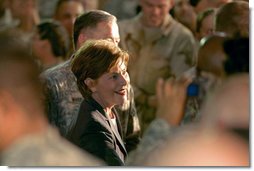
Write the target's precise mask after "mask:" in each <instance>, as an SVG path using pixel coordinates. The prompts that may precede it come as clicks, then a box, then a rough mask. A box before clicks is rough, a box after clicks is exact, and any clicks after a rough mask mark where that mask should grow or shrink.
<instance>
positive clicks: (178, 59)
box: [171, 27, 197, 77]
mask: <svg viewBox="0 0 254 171" xmlns="http://www.w3.org/2000/svg"><path fill="white" fill-rule="evenodd" d="M177 28H178V27H176V29H177ZM179 30H180V29H179ZM176 32H177V31H176ZM175 47H177V48H176V49H177V51H176V52H175V55H173V58H172V59H171V60H172V61H171V64H172V65H171V68H172V71H173V73H175V75H176V77H179V76H181V75H182V74H183V73H184V72H185V71H187V70H188V69H190V68H191V67H193V66H194V65H196V62H197V45H196V41H195V38H194V37H193V35H192V34H191V33H190V32H189V31H186V32H182V33H179V36H177V41H176V44H175Z"/></svg>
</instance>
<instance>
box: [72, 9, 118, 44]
mask: <svg viewBox="0 0 254 171" xmlns="http://www.w3.org/2000/svg"><path fill="white" fill-rule="evenodd" d="M110 21H116V17H115V16H113V15H111V14H109V13H107V12H105V11H101V10H91V11H89V12H86V13H84V14H82V15H81V16H79V17H77V18H76V20H75V23H74V28H73V44H74V48H76V46H77V41H78V37H79V35H80V33H81V31H82V30H84V29H87V28H96V26H97V24H98V23H101V22H110Z"/></svg>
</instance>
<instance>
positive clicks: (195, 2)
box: [189, 0, 201, 7]
mask: <svg viewBox="0 0 254 171" xmlns="http://www.w3.org/2000/svg"><path fill="white" fill-rule="evenodd" d="M200 1H201V0H190V1H189V2H190V4H191V5H192V6H193V7H196V6H197V5H198V3H199V2H200Z"/></svg>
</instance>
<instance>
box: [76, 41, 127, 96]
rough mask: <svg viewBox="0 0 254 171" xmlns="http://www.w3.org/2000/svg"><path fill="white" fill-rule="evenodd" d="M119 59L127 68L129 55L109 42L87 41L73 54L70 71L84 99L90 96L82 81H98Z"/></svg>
mask: <svg viewBox="0 0 254 171" xmlns="http://www.w3.org/2000/svg"><path fill="white" fill-rule="evenodd" d="M119 59H122V61H123V62H124V63H125V64H126V66H127V64H128V61H129V55H128V53H126V52H125V51H123V50H121V49H120V48H119V47H118V46H117V45H115V44H114V43H113V42H111V41H109V40H88V41H86V42H85V43H84V45H83V46H82V47H81V48H80V49H79V50H78V51H77V52H76V53H75V56H74V58H73V61H72V68H71V70H72V72H73V73H74V75H75V76H76V78H77V84H78V88H79V90H80V92H81V94H82V95H83V97H84V98H87V97H89V96H90V95H91V91H90V90H89V88H88V87H87V85H86V84H85V83H84V80H85V79H86V78H91V79H94V80H96V79H98V78H99V77H100V76H101V75H103V74H104V73H105V72H108V71H110V69H111V68H112V67H114V66H115V65H116V64H117V63H118V62H119Z"/></svg>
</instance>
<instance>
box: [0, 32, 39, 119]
mask: <svg viewBox="0 0 254 171" xmlns="http://www.w3.org/2000/svg"><path fill="white" fill-rule="evenodd" d="M22 35H23V34H22V33H21V32H17V30H5V31H1V32H0V51H1V53H0V77H1V81H0V91H1V90H5V91H8V93H10V94H11V95H12V96H13V97H14V98H15V100H16V102H17V103H19V104H20V106H22V108H23V109H24V110H25V111H26V112H27V113H28V114H30V115H31V116H32V115H33V114H34V113H35V111H36V110H40V109H41V110H42V111H43V103H42V101H43V98H42V97H43V94H42V85H41V82H40V80H39V74H40V70H39V67H38V65H37V63H36V62H35V61H34V59H33V57H32V55H31V54H30V53H29V52H30V51H29V42H27V41H26V39H25V38H23V37H22Z"/></svg>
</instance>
